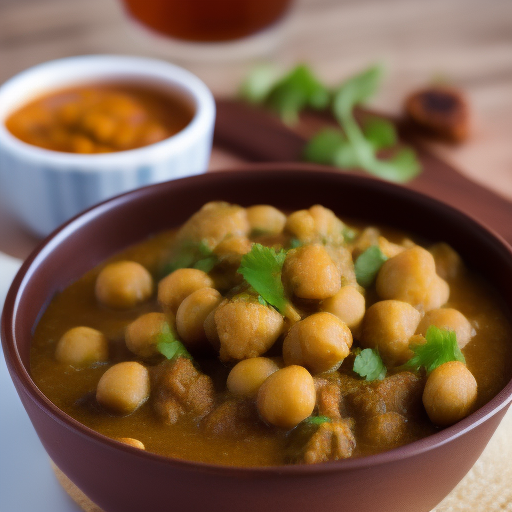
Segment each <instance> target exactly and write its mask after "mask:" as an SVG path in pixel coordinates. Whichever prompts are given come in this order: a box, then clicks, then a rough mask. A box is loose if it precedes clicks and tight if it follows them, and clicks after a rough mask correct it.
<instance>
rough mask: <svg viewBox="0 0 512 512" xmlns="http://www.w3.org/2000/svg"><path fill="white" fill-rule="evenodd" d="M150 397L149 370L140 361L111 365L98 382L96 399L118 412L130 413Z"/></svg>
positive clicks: (107, 407)
mask: <svg viewBox="0 0 512 512" xmlns="http://www.w3.org/2000/svg"><path fill="white" fill-rule="evenodd" d="M148 397H149V372H148V370H147V369H146V368H145V367H144V366H142V365H141V364H140V363H136V362H134V361H125V362H123V363H118V364H115V365H114V366H111V367H110V368H109V369H108V370H107V371H106V372H105V373H104V374H103V375H102V376H101V379H100V380H99V382H98V387H97V389H96V400H97V401H98V403H100V404H101V405H103V407H105V408H106V409H109V410H110V411H112V412H114V413H116V414H130V413H132V412H133V411H135V410H136V409H138V408H139V407H140V406H141V405H142V404H143V403H144V402H145V401H146V400H147V399H148Z"/></svg>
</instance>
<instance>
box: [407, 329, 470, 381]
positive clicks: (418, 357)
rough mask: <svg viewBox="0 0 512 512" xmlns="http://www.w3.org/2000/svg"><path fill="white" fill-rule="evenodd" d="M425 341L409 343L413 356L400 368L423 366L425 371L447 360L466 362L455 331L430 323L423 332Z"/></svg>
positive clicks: (418, 367)
mask: <svg viewBox="0 0 512 512" xmlns="http://www.w3.org/2000/svg"><path fill="white" fill-rule="evenodd" d="M425 339H426V340H427V342H426V343H422V344H421V343H418V344H411V346H410V349H411V350H412V351H413V353H414V356H413V357H411V359H409V361H407V363H405V364H403V365H402V366H401V367H400V368H402V369H404V370H413V371H419V370H420V368H422V367H423V368H425V369H426V370H427V373H430V372H431V371H432V370H435V369H436V368H437V367H438V366H441V365H442V364H444V363H447V362H448V361H460V362H461V363H464V364H466V359H465V358H464V355H463V354H462V352H461V350H460V348H459V345H458V344H457V335H456V334H455V331H448V330H446V329H439V328H438V327H436V326H435V325H431V326H430V327H429V328H428V329H427V332H426V334H425Z"/></svg>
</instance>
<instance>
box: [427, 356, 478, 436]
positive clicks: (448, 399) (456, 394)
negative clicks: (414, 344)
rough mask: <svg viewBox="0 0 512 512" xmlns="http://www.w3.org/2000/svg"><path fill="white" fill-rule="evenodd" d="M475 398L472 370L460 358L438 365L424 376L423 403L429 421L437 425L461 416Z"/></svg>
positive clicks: (475, 386) (444, 424)
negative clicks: (425, 381) (426, 377)
mask: <svg viewBox="0 0 512 512" xmlns="http://www.w3.org/2000/svg"><path fill="white" fill-rule="evenodd" d="M476 398H477V383H476V380H475V377H473V374H472V373H471V372H470V371H469V370H468V369H467V368H466V366H465V365H464V364H463V363H461V362H460V361H450V362H448V363H444V364H442V365H441V366H438V367H437V368H436V369H435V370H434V371H433V372H432V373H431V374H430V375H429V376H428V379H427V383H426V384H425V389H424V391H423V405H424V406H425V410H426V411H427V414H428V417H429V418H430V421H432V423H434V424H435V425H439V426H440V427H447V426H449V425H453V424H454V423H456V422H457V421H460V420H461V419H463V418H465V417H466V416H467V415H468V414H469V413H470V412H471V409H472V407H473V404H474V403H475V401H476Z"/></svg>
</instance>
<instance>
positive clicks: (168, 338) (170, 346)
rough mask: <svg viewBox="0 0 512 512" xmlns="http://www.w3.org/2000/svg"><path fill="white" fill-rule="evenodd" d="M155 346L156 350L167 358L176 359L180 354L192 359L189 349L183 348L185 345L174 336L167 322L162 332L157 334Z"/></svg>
mask: <svg viewBox="0 0 512 512" xmlns="http://www.w3.org/2000/svg"><path fill="white" fill-rule="evenodd" d="M156 348H157V350H158V352H160V353H161V354H162V355H164V356H165V357H166V358H167V359H176V358H178V357H180V356H182V357H187V358H188V359H192V356H191V355H190V353H189V351H188V350H187V349H186V348H185V345H183V343H182V342H181V341H180V340H179V339H178V338H176V336H175V335H174V333H173V332H172V330H171V328H170V327H169V324H168V323H165V324H164V326H163V328H162V332H161V333H160V334H159V335H158V340H157V344H156Z"/></svg>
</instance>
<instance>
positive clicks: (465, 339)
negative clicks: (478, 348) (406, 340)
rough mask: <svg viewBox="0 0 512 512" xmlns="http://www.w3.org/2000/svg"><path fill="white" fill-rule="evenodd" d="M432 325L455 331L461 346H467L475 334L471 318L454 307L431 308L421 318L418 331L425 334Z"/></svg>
mask: <svg viewBox="0 0 512 512" xmlns="http://www.w3.org/2000/svg"><path fill="white" fill-rule="evenodd" d="M431 325H435V326H436V327H439V329H446V330H448V331H455V334H456V335H457V344H458V345H459V348H463V347H465V346H466V345H467V344H468V343H469V341H470V340H471V338H472V337H473V334H474V332H473V328H472V327H471V324H470V323H469V320H468V319H467V318H466V317H465V316H464V315H463V314H462V313H461V312H460V311H457V310H456V309H452V308H442V309H432V310H430V311H429V312H428V313H426V314H425V316H424V317H423V318H422V319H421V322H420V323H419V325H418V329H417V330H416V333H417V334H421V335H422V336H425V334H426V332H427V329H428V328H429V327H430V326H431Z"/></svg>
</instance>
